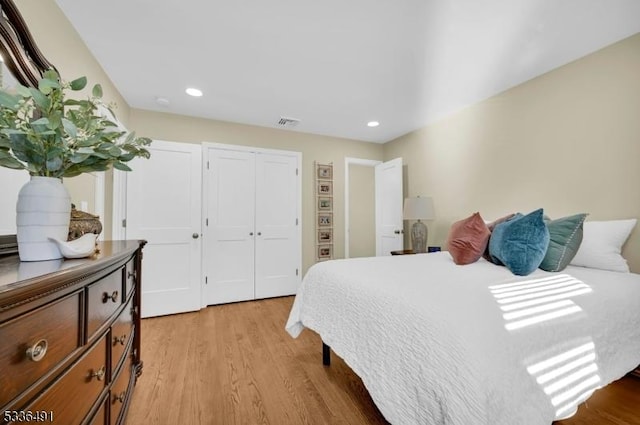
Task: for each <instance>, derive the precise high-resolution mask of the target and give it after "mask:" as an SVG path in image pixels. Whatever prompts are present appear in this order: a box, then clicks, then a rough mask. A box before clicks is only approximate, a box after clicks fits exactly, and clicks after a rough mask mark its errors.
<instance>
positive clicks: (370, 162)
mask: <svg viewBox="0 0 640 425" xmlns="http://www.w3.org/2000/svg"><path fill="white" fill-rule="evenodd" d="M383 162H384V161H378V160H377V159H362V158H351V157H345V158H344V258H349V231H350V228H351V225H350V223H349V166H350V165H364V166H365V167H375V166H376V165H379V164H382V163H383ZM374 215H375V211H374Z"/></svg>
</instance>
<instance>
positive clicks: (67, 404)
mask: <svg viewBox="0 0 640 425" xmlns="http://www.w3.org/2000/svg"><path fill="white" fill-rule="evenodd" d="M107 372H108V371H107V339H106V335H105V336H104V337H102V338H101V339H99V340H98V342H96V343H95V344H94V345H93V347H91V348H90V349H89V350H88V351H87V353H86V354H85V355H84V356H83V357H81V358H80V360H79V361H78V362H77V363H76V364H75V365H74V366H73V367H72V368H71V369H70V370H68V371H67V372H65V374H64V375H62V376H61V377H60V379H59V380H58V381H57V382H56V383H54V384H53V385H52V386H51V387H50V388H48V389H47V390H46V391H45V392H44V393H42V395H41V396H40V397H38V398H37V399H36V400H35V401H34V402H33V403H32V404H31V405H30V406H28V407H27V408H26V410H31V411H34V410H45V411H52V412H54V415H55V416H54V419H55V422H56V423H60V424H69V425H73V424H79V423H81V422H82V420H83V419H84V418H85V416H87V414H88V413H89V410H90V409H91V406H93V405H94V403H95V402H96V400H97V399H98V397H99V396H100V393H101V392H102V391H103V390H104V388H105V387H106V385H107V379H108V375H107Z"/></svg>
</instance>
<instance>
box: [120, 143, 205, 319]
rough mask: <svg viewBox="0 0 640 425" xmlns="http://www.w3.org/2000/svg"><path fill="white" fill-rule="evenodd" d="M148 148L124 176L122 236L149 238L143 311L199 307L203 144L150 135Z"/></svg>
mask: <svg viewBox="0 0 640 425" xmlns="http://www.w3.org/2000/svg"><path fill="white" fill-rule="evenodd" d="M149 151H150V152H151V158H150V159H148V160H147V159H134V160H133V161H132V162H131V168H132V169H133V171H132V172H130V173H128V174H127V176H126V178H127V183H126V192H127V206H126V220H127V227H126V236H127V238H128V239H146V240H147V241H148V243H147V245H146V247H145V248H144V269H143V270H144V277H143V279H142V317H150V316H159V315H165V314H173V313H182V312H186V311H194V310H199V309H200V306H201V285H200V278H201V269H200V261H201V256H200V249H201V246H200V244H201V239H200V232H201V230H200V226H201V185H202V178H201V177H202V161H201V156H202V150H201V147H200V145H194V144H188V143H175V142H162V141H154V142H153V143H152V144H151V145H150V147H149Z"/></svg>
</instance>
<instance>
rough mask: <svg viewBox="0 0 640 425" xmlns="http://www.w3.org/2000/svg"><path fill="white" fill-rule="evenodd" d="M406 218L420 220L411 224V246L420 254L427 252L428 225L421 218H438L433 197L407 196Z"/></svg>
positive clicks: (405, 201) (405, 203)
mask: <svg viewBox="0 0 640 425" xmlns="http://www.w3.org/2000/svg"><path fill="white" fill-rule="evenodd" d="M403 216H404V219H405V220H418V221H416V222H415V223H413V226H411V247H412V248H413V251H414V252H415V253H416V254H418V253H422V252H427V234H428V231H427V226H426V225H425V224H424V223H423V222H422V221H420V220H433V219H435V218H436V214H435V211H434V209H433V198H431V197H428V196H427V197H420V196H416V197H414V198H405V200H404V214H403Z"/></svg>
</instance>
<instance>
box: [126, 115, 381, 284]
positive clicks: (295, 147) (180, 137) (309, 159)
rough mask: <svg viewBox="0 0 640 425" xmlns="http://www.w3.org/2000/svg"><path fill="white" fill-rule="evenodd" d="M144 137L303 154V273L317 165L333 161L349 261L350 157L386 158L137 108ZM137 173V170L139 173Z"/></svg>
mask: <svg viewBox="0 0 640 425" xmlns="http://www.w3.org/2000/svg"><path fill="white" fill-rule="evenodd" d="M130 125H131V127H132V128H135V129H136V131H137V132H138V134H144V135H145V136H148V137H151V138H152V139H156V140H167V141H173V142H186V143H200V142H214V143H228V144H235V145H246V146H258V147H261V148H268V149H284V150H291V151H298V152H302V260H303V264H302V265H303V272H306V270H307V268H308V267H309V266H311V265H312V264H314V263H315V247H316V234H315V194H314V193H315V191H314V181H315V180H314V161H318V162H322V163H329V162H333V182H334V183H333V184H334V187H333V189H334V194H333V199H334V205H333V216H334V228H333V229H334V230H333V232H334V233H333V237H334V258H343V257H344V158H345V157H357V158H366V159H375V160H380V159H382V153H383V147H382V145H379V144H374V143H366V142H358V141H354V140H348V139H338V138H334V137H326V136H318V135H313V134H303V133H295V132H292V131H288V130H280V129H271V128H265V127H256V126H249V125H242V124H234V123H229V122H222V121H214V120H206V119H201V118H192V117H186V116H181V115H174V114H166V113H159V112H150V111H143V110H140V109H131V115H130ZM134 172H135V171H134Z"/></svg>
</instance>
